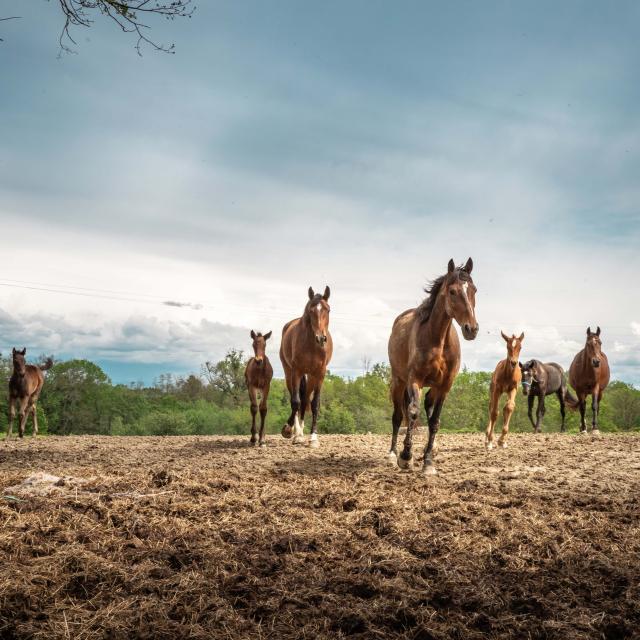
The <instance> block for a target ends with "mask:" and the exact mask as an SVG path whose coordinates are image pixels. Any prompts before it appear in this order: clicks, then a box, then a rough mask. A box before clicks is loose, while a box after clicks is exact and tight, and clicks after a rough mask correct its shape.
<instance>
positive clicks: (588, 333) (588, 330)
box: [587, 326, 591, 336]
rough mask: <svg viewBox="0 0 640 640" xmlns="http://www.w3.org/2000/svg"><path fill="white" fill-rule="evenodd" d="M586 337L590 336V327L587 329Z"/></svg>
mask: <svg viewBox="0 0 640 640" xmlns="http://www.w3.org/2000/svg"><path fill="white" fill-rule="evenodd" d="M587 335H588V336H590V335H591V327H590V326H589V327H587Z"/></svg>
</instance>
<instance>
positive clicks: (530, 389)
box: [520, 360, 578, 433]
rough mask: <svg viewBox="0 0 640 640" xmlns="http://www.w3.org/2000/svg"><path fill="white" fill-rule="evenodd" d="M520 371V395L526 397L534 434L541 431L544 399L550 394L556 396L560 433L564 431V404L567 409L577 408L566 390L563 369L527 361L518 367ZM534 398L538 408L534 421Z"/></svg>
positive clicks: (573, 399)
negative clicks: (558, 407) (559, 417)
mask: <svg viewBox="0 0 640 640" xmlns="http://www.w3.org/2000/svg"><path fill="white" fill-rule="evenodd" d="M520 370H521V371H522V393H524V395H525V396H527V403H528V414H529V420H530V421H531V424H532V425H533V431H534V433H540V432H541V430H542V420H543V418H544V414H545V411H546V409H545V406H544V399H545V397H546V396H549V395H551V394H552V393H555V394H556V395H557V396H558V402H559V403H560V415H561V416H562V424H561V425H560V431H564V422H565V417H566V411H565V408H564V407H565V404H566V405H567V406H568V407H569V408H577V406H578V404H577V402H576V399H575V398H574V397H573V396H572V395H571V393H569V391H568V390H567V383H566V381H565V377H564V369H563V368H562V367H561V366H560V365H559V364H557V363H556V362H540V360H529V361H528V362H525V363H524V364H521V365H520ZM536 398H538V408H537V409H536V419H535V421H534V420H533V403H534V401H535V399H536Z"/></svg>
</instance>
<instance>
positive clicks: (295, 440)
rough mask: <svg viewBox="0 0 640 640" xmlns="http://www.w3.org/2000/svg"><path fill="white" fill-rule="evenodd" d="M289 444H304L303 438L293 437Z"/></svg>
mask: <svg viewBox="0 0 640 640" xmlns="http://www.w3.org/2000/svg"><path fill="white" fill-rule="evenodd" d="M291 442H293V444H304V436H299V435H295V436H293V440H292V441H291Z"/></svg>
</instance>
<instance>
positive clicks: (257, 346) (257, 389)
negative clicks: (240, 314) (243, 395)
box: [244, 330, 273, 447]
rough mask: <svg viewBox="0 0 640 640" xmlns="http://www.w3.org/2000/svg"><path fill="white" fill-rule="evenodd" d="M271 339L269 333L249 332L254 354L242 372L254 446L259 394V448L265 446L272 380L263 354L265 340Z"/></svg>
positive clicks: (265, 356)
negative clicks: (248, 401)
mask: <svg viewBox="0 0 640 640" xmlns="http://www.w3.org/2000/svg"><path fill="white" fill-rule="evenodd" d="M270 337H271V331H269V333H265V334H264V335H262V334H261V333H256V332H255V331H253V330H251V339H252V340H253V353H254V354H255V355H254V356H253V358H251V360H249V362H248V363H247V368H246V369H245V370H244V379H245V380H246V382H247V390H248V391H249V400H250V401H251V444H252V445H255V444H256V414H257V413H258V394H260V440H259V442H260V446H261V447H264V446H266V444H267V442H266V439H265V435H264V427H265V420H266V418H267V399H268V398H269V387H270V386H271V378H273V367H272V366H271V363H270V362H269V358H267V355H266V353H265V351H266V347H267V340H268V339H269V338H270Z"/></svg>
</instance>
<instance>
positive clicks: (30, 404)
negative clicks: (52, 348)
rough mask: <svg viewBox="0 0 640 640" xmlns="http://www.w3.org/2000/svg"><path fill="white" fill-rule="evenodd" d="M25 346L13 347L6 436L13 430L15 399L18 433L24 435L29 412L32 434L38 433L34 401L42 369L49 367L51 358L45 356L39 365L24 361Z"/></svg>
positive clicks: (39, 384)
mask: <svg viewBox="0 0 640 640" xmlns="http://www.w3.org/2000/svg"><path fill="white" fill-rule="evenodd" d="M26 353H27V350H26V348H25V349H22V351H18V350H17V349H15V348H14V349H13V373H12V374H11V378H9V428H8V429H7V436H6V437H7V438H10V437H11V432H12V431H13V420H14V419H15V417H16V401H17V402H18V405H19V409H18V417H19V423H18V435H19V436H20V437H21V438H22V437H23V436H24V429H25V426H26V424H27V418H28V417H29V414H31V419H32V420H33V432H32V434H31V435H32V436H33V437H34V438H35V437H36V436H37V435H38V417H37V413H36V403H37V402H38V397H39V396H40V392H41V391H42V385H43V384H44V376H43V375H42V372H43V371H46V370H47V369H51V367H52V366H53V360H52V359H51V358H47V361H46V362H45V363H44V364H41V365H39V366H38V365H33V364H26V363H25V359H24V357H25V355H26Z"/></svg>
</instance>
